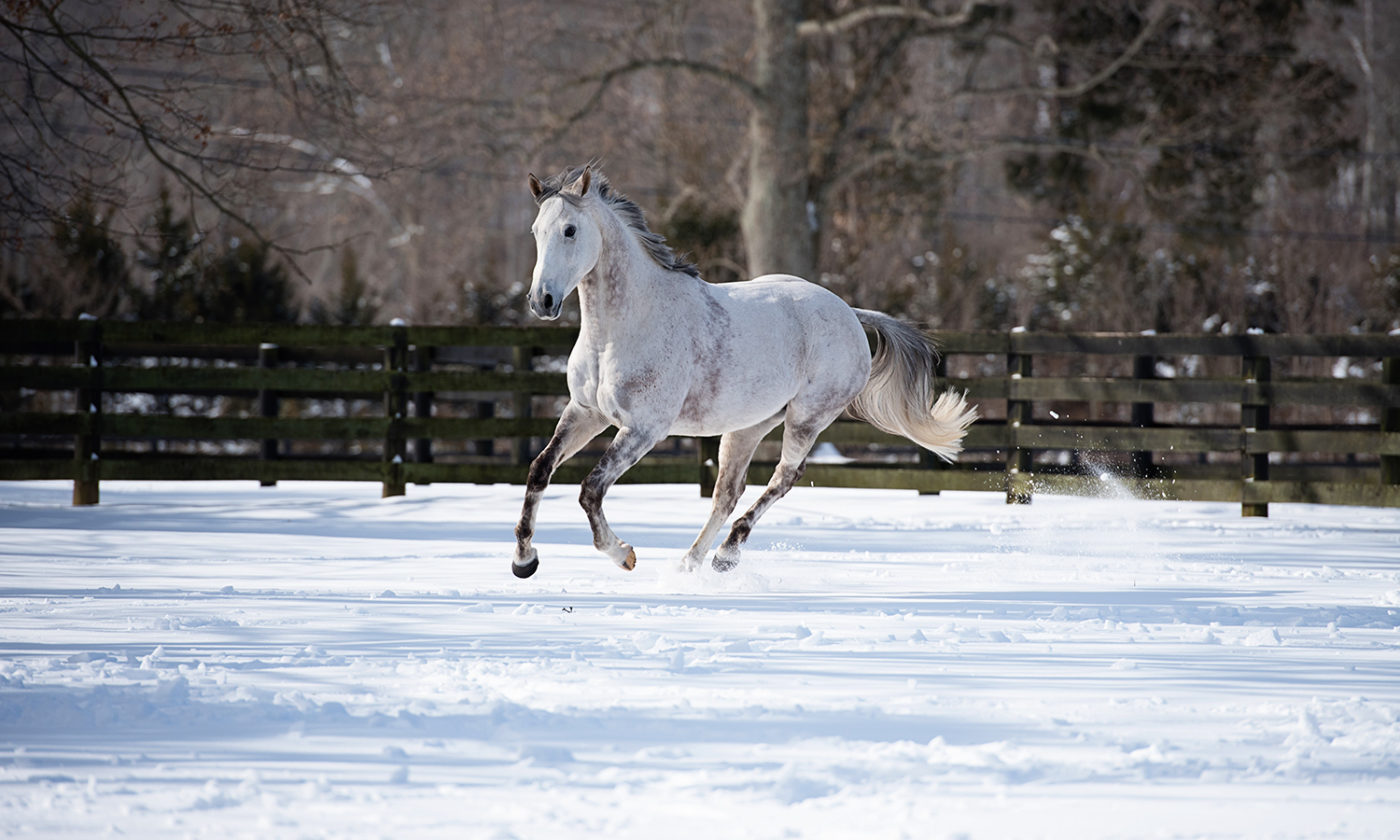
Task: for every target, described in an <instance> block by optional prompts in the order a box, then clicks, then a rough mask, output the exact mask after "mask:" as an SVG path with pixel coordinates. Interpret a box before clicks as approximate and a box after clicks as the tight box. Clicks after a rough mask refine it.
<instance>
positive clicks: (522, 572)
mask: <svg viewBox="0 0 1400 840" xmlns="http://www.w3.org/2000/svg"><path fill="white" fill-rule="evenodd" d="M539 567H540V558H538V557H532V558H530V562H529V563H526V564H525V565H523V566H517V565H515V564H514V563H511V564H510V570H511V571H512V572H514V573H515V576H516V577H518V578H527V577H529V576H530V575H533V574H534V573H535V570H536V569H538V568H539Z"/></svg>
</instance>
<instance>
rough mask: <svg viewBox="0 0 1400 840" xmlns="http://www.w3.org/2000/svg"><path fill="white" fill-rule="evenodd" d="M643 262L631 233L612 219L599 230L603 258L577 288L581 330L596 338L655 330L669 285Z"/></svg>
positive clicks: (646, 259)
mask: <svg viewBox="0 0 1400 840" xmlns="http://www.w3.org/2000/svg"><path fill="white" fill-rule="evenodd" d="M668 273H669V272H667V271H666V270H665V269H663V268H661V267H660V266H658V265H657V264H656V262H655V261H654V260H652V259H651V258H650V257H649V256H647V254H646V252H645V251H643V250H642V246H641V245H640V244H639V243H638V242H637V241H636V237H635V236H633V234H632V232H631V231H629V230H627V229H626V227H625V226H624V225H622V223H621V222H619V221H617V219H615V218H608V219H607V220H606V222H605V223H604V227H603V253H602V256H600V257H599V259H598V265H597V266H595V267H594V269H593V271H592V272H591V273H590V274H589V276H588V277H587V278H585V279H584V281H583V283H581V284H580V285H579V307H580V313H579V314H580V316H581V318H582V320H583V326H584V329H585V330H586V331H588V332H590V333H592V334H594V335H598V336H600V337H606V336H612V335H627V334H636V331H637V330H638V329H639V328H640V327H642V326H645V325H649V329H653V330H654V329H656V324H655V320H656V317H657V306H658V303H659V302H660V301H659V299H660V298H661V297H663V296H665V295H666V294H667V291H668V287H669V286H670V285H671V283H670V282H669V281H670V278H668V277H665V275H666V274H668Z"/></svg>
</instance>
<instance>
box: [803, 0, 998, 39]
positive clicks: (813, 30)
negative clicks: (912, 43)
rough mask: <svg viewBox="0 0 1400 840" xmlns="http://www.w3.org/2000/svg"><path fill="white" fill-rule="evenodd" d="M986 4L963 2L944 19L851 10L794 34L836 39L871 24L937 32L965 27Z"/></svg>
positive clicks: (891, 10) (807, 23) (893, 8)
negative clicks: (905, 23) (881, 22)
mask: <svg viewBox="0 0 1400 840" xmlns="http://www.w3.org/2000/svg"><path fill="white" fill-rule="evenodd" d="M991 5H992V4H991V3H988V2H986V0H966V1H965V2H964V3H963V5H962V8H960V9H958V10H957V11H956V12H953V13H951V14H947V15H938V14H934V13H933V12H930V11H928V10H927V9H920V8H917V7H913V6H898V5H894V4H881V5H878V6H865V7H863V8H860V9H854V10H852V11H849V12H847V13H846V14H844V15H841V16H840V17H838V18H836V19H834V20H827V21H818V20H804V21H802V22H801V23H799V24H798V25H797V34H798V36H799V37H802V38H818V37H822V36H831V35H839V34H841V33H842V32H846V31H847V30H850V29H855V28H856V27H858V26H861V25H863V24H866V23H869V22H871V21H874V20H906V21H912V22H914V23H918V24H920V25H921V26H922V28H924V29H926V30H932V31H939V30H945V29H957V28H958V27H960V26H965V25H967V24H968V23H969V22H971V21H972V19H973V18H974V17H975V15H976V13H977V10H978V9H979V8H982V7H987V6H991Z"/></svg>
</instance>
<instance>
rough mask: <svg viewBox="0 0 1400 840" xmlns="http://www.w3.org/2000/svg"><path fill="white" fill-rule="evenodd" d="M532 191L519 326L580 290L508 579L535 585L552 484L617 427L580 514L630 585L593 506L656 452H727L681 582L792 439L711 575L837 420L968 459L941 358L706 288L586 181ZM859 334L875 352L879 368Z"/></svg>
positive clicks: (757, 295)
mask: <svg viewBox="0 0 1400 840" xmlns="http://www.w3.org/2000/svg"><path fill="white" fill-rule="evenodd" d="M529 182H530V191H531V192H532V193H533V194H534V196H535V201H536V203H537V204H538V206H539V213H538V215H537V216H536V218H535V223H534V225H533V226H532V227H531V230H532V232H533V233H534V236H535V247H536V249H537V252H538V256H537V260H536V263H535V271H534V277H533V280H532V282H531V284H530V292H529V298H528V300H529V305H530V311H531V312H533V313H534V314H535V315H536V316H537V317H539V318H542V319H544V320H547V321H552V320H554V319H556V318H558V317H559V313H560V311H561V309H562V307H563V305H564V299H565V298H567V297H568V296H569V294H570V293H571V292H573V290H574V289H578V291H579V311H580V315H581V322H582V325H581V328H580V330H579V337H578V342H577V343H576V344H575V345H574V349H573V352H572V353H571V354H570V356H569V367H568V381H569V402H568V404H567V405H566V406H565V407H564V411H563V413H562V415H561V416H560V418H559V425H558V426H557V427H556V428H555V430H554V436H553V437H552V438H550V441H549V444H548V445H547V446H545V448H544V451H543V452H541V453H540V455H539V457H538V458H536V459H535V461H534V463H532V464H531V465H530V473H529V478H528V479H527V484H526V490H525V505H524V509H523V510H522V511H521V514H520V523H519V524H518V525H517V526H516V528H515V536H516V541H517V542H516V548H515V557H514V559H513V561H512V564H511V570H512V571H513V572H514V573H515V575H516V576H517V577H522V578H524V577H529V576H530V575H532V574H534V573H535V570H536V569H538V568H539V553H538V552H537V551H536V550H535V548H534V547H533V546H532V545H531V544H530V541H531V539H532V537H533V536H534V531H535V514H536V512H537V510H538V508H539V503H540V496H541V495H542V494H543V492H544V489H545V487H547V486H548V484H549V480H550V478H551V477H552V476H553V474H554V471H555V470H556V469H557V468H558V467H559V465H560V464H561V463H563V462H564V461H565V460H566V459H568V458H569V457H571V456H573V455H574V454H575V453H577V452H578V451H579V450H580V449H581V448H583V446H584V445H585V444H586V443H588V441H590V440H592V439H593V438H594V437H596V436H597V435H598V434H599V433H600V432H602V431H603V430H604V429H606V428H607V427H608V426H610V425H611V426H616V427H617V435H616V436H615V437H614V438H613V440H612V444H611V445H610V446H609V447H608V449H607V451H606V452H605V453H604V454H603V456H602V458H601V459H600V460H599V461H598V464H597V466H595V467H594V468H593V470H592V471H591V472H590V473H589V474H588V477H587V478H586V479H585V480H584V482H583V488H582V492H581V494H580V496H579V502H580V503H581V504H582V505H583V509H584V511H585V512H586V513H587V515H588V522H589V524H590V526H591V527H592V529H593V545H594V546H595V547H596V548H597V549H598V550H599V551H601V552H603V553H604V554H606V555H608V556H609V557H611V558H612V560H613V562H614V563H616V564H617V565H619V566H621V567H622V568H623V569H628V570H631V569H632V568H633V567H634V566H635V565H636V562H637V555H636V552H635V551H634V550H633V548H632V546H630V545H628V544H627V543H625V542H623V541H622V540H620V539H618V537H617V535H616V534H614V533H613V531H612V528H610V527H608V521H607V519H606V518H605V517H604V516H603V509H602V502H603V496H604V495H605V494H606V493H607V492H608V489H609V488H610V487H612V485H613V484H614V483H615V482H616V481H617V479H618V477H620V476H621V475H622V474H623V473H624V472H626V471H627V469H629V468H630V467H631V466H632V465H633V464H635V463H637V461H639V460H641V458H642V456H643V455H645V454H646V453H647V452H649V451H650V450H651V448H652V447H653V446H655V445H656V444H657V443H659V442H660V441H661V440H662V439H663V438H665V437H666V436H667V435H672V434H675V435H689V436H713V435H722V437H721V438H720V448H719V475H718V478H717V480H716V483H715V493H714V507H713V509H712V511H711V513H710V518H709V521H708V522H706V523H705V527H704V528H702V529H701V531H700V536H699V537H697V538H696V540H695V544H694V545H692V546H691V547H690V550H689V551H687V552H686V555H685V560H684V565H685V568H686V569H695V568H696V567H697V566H698V565H699V564H700V562H701V560H702V559H703V557H704V555H705V553H706V552H707V551H709V549H710V547H711V546H712V545H713V544H714V540H715V537H716V536H717V535H718V533H719V530H720V528H721V526H722V525H723V523H724V521H725V519H726V518H727V517H728V516H729V514H730V513H732V512H733V510H734V507H735V505H736V504H738V501H739V497H740V496H741V495H742V494H743V491H744V479H745V474H746V473H747V472H748V467H749V462H750V461H751V460H752V458H753V454H754V451H755V450H756V449H757V448H758V444H759V442H760V441H761V440H763V438H764V436H765V435H767V434H768V433H769V432H770V431H772V430H773V429H774V428H775V427H777V425H778V424H779V423H782V424H784V425H785V428H784V430H783V447H782V458H781V460H779V462H778V466H777V469H776V470H775V471H774V472H773V478H772V480H771V481H769V482H768V486H767V489H765V490H764V491H763V494H762V495H761V496H760V497H759V498H758V500H757V501H756V502H754V505H753V507H751V508H749V510H748V511H747V512H746V513H745V514H744V515H743V516H740V517H739V518H738V519H737V520H735V522H734V524H733V526H732V527H731V528H730V530H729V535H728V537H727V538H726V539H725V540H724V542H723V544H721V545H720V547H719V549H718V551H717V552H716V554H715V556H714V560H713V565H714V568H715V569H718V570H720V571H725V570H728V569H730V568H733V566H734V565H735V564H736V563H737V562H738V560H739V551H740V548H741V547H742V546H743V544H744V542H745V541H746V540H747V539H748V536H749V533H750V531H751V530H752V529H753V526H754V523H756V522H757V521H758V519H759V517H761V516H763V514H764V512H765V511H767V510H768V508H769V507H771V506H772V505H773V503H774V502H776V501H778V500H779V499H780V498H782V497H783V495H784V494H785V493H787V492H788V490H789V489H791V487H792V485H793V483H794V482H795V481H797V479H798V478H799V477H801V475H802V471H803V468H804V467H805V465H806V459H807V453H808V452H809V451H810V450H811V448H812V445H813V444H814V443H815V442H816V439H817V435H818V434H820V433H821V431H822V430H823V429H825V428H826V427H827V426H829V425H830V424H831V423H832V421H834V420H835V419H836V418H837V417H838V416H840V415H841V413H842V412H849V413H850V414H852V415H854V416H855V417H857V418H860V419H863V420H865V421H867V422H869V423H871V424H872V425H874V426H876V427H877V428H879V429H882V430H884V431H887V432H891V433H893V434H898V435H902V436H904V437H907V438H909V439H910V440H912V441H914V442H915V443H917V444H919V445H920V446H923V447H925V448H926V449H929V450H930V451H932V452H933V453H934V454H936V455H938V456H939V457H941V458H943V459H944V460H947V461H951V460H953V459H954V458H955V457H956V456H957V454H958V452H960V451H961V450H962V439H963V436H964V435H965V434H966V432H967V428H968V426H969V425H971V424H972V422H973V421H974V420H975V419H976V418H977V410H976V408H974V407H971V406H968V405H967V403H966V401H965V399H964V397H963V395H962V394H959V393H957V392H955V391H952V390H949V391H946V392H944V393H943V394H942V395H941V396H939V397H937V399H935V398H934V385H933V381H932V377H933V366H934V361H935V353H934V350H933V347H932V345H931V344H930V343H929V340H928V339H927V338H926V337H925V336H924V334H923V333H921V332H919V331H918V330H916V329H914V328H913V327H911V326H909V325H907V324H904V323H902V322H900V321H898V320H896V319H894V318H891V317H890V316H888V315H884V314H882V313H879V312H871V311H868V310H864V309H854V308H852V307H850V306H848V305H847V304H846V302H845V301H843V300H841V299H840V298H839V297H837V296H836V295H834V294H832V293H831V292H829V291H827V290H826V289H823V288H822V287H820V286H817V285H815V284H812V283H809V282H807V281H806V280H803V279H801V278H799V277H793V276H790V275H782V274H770V275H765V276H762V277H757V278H754V279H752V280H749V281H747V282H742V283H724V284H713V283H707V282H705V281H704V280H703V279H701V277H700V273H699V271H698V270H697V269H696V268H695V266H693V265H691V264H689V263H687V262H685V261H683V260H682V259H680V258H679V257H677V256H676V255H675V254H674V253H673V252H672V251H671V249H670V248H668V247H667V246H666V244H665V240H664V239H663V238H662V237H661V236H659V235H657V234H655V233H653V232H652V231H651V230H649V229H648V228H647V225H646V221H645V219H644V218H643V216H642V211H641V209H640V208H639V207H638V206H637V205H636V204H635V203H634V202H632V201H631V200H629V199H628V198H627V197H625V196H623V195H621V194H620V193H618V192H616V191H615V190H613V188H612V187H611V186H610V185H609V184H608V181H607V179H606V178H605V177H604V176H603V175H602V174H601V173H599V172H597V171H594V169H592V168H591V167H576V168H573V169H569V170H566V171H565V172H562V173H560V174H558V175H556V176H554V177H551V178H547V179H545V180H543V181H541V180H540V179H538V178H536V177H535V176H534V175H530V179H529ZM863 328H869V329H871V330H872V331H873V332H874V333H875V335H876V336H877V342H876V349H875V351H874V356H873V358H872V354H871V350H870V344H869V342H868V341H867V340H866V337H865V332H864V330H863Z"/></svg>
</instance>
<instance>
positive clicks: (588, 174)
mask: <svg viewBox="0 0 1400 840" xmlns="http://www.w3.org/2000/svg"><path fill="white" fill-rule="evenodd" d="M592 181H593V167H591V166H585V167H584V168H583V175H582V176H581V177H580V178H579V179H578V194H579V198H582V197H584V196H585V195H588V185H589V183H591V182H592Z"/></svg>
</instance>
